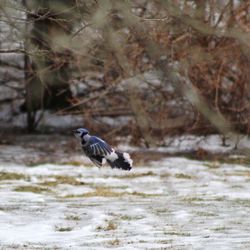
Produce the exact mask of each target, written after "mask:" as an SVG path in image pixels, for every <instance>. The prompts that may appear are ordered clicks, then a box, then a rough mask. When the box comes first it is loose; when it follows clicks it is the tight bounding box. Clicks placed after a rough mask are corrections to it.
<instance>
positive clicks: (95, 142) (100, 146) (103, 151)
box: [73, 128, 133, 170]
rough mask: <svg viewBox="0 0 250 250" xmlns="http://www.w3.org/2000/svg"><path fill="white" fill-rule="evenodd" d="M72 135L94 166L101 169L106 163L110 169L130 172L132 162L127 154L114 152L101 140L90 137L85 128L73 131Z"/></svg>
mask: <svg viewBox="0 0 250 250" xmlns="http://www.w3.org/2000/svg"><path fill="white" fill-rule="evenodd" d="M73 133H74V135H75V136H76V137H77V138H79V139H80V141H81V145H82V149H83V151H84V153H85V154H86V156H88V157H89V159H90V160H91V161H92V162H93V163H94V164H95V165H96V166H98V167H101V166H103V164H105V162H108V164H109V165H110V166H111V168H120V169H123V170H130V169H131V168H132V164H133V160H132V159H131V158H130V155H129V154H128V153H122V152H119V151H116V150H115V149H113V148H112V147H111V146H110V145H109V144H107V143H106V142H105V141H103V140H102V139H101V138H99V137H97V136H91V135H90V134H89V131H88V130H87V129H85V128H78V129H76V130H73Z"/></svg>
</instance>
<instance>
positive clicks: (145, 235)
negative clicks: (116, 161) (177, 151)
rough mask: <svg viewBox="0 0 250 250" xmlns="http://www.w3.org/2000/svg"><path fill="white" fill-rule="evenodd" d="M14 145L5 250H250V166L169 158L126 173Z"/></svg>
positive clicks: (0, 181) (5, 191)
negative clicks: (54, 156)
mask: <svg viewBox="0 0 250 250" xmlns="http://www.w3.org/2000/svg"><path fill="white" fill-rule="evenodd" d="M17 140H18V139H17ZM65 140H66V139H65ZM22 141H23V140H22ZM5 143H6V144H5V145H2V146H0V147H1V148H0V149H1V153H0V155H1V163H0V225H1V226H0V249H108V248H114V249H216V248H217V249H242V250H243V249H250V219H249V214H250V168H249V166H248V164H245V163H242V164H239V163H235V161H233V163H232V162H231V163H230V161H227V163H225V161H223V162H224V163H223V162H219V161H197V160H191V159H187V158H184V157H169V156H168V157H166V156H163V157H158V158H159V159H157V157H152V158H153V160H152V161H147V162H143V161H138V162H137V163H136V165H135V167H134V168H133V170H132V171H130V172H127V171H120V170H112V169H110V168H109V167H105V168H101V169H98V168H97V167H95V166H93V165H92V164H91V163H90V162H89V161H88V160H87V159H86V158H83V159H82V158H81V157H80V151H77V150H76V152H75V154H73V153H72V154H73V156H72V154H71V152H73V150H74V147H73V146H72V145H71V149H72V151H70V149H68V150H65V148H64V149H62V150H61V151H60V150H59V151H56V150H55V152H54V155H56V156H57V158H56V159H57V160H55V158H54V159H52V158H51V157H49V156H48V155H50V153H49V150H48V151H47V154H48V155H46V151H42V152H41V151H39V150H38V148H36V147H35V145H36V144H35V143H33V144H32V145H33V146H34V148H33V149H32V148H31V147H27V148H25V147H23V145H19V146H18V145H12V144H11V145H10V143H9V144H8V140H7V141H6V142H5ZM61 143H62V144H61V145H63V144H64V140H61ZM69 143H70V142H69ZM30 145H31V144H29V146H30ZM52 145H53V143H52V144H50V146H48V147H52ZM54 146H55V145H54ZM62 148H63V147H62ZM8 152H9V153H8ZM67 152H70V153H69V154H67ZM151 154H154V153H152V152H151ZM156 155H157V154H156ZM22 157H23V158H22ZM46 157H47V158H46ZM235 157H236V156H231V159H234V158H235ZM41 159H45V160H46V161H51V162H52V161H53V163H45V162H41ZM238 162H240V161H238Z"/></svg>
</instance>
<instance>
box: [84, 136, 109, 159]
mask: <svg viewBox="0 0 250 250" xmlns="http://www.w3.org/2000/svg"><path fill="white" fill-rule="evenodd" d="M83 149H84V151H85V152H86V154H87V155H88V156H89V157H92V156H106V155H108V154H110V153H111V152H112V151H113V149H112V148H111V147H110V146H109V145H108V144H107V143H106V142H105V141H103V140H102V139H100V138H98V137H96V136H91V138H90V139H89V141H88V144H87V145H86V146H85V147H84V148H83Z"/></svg>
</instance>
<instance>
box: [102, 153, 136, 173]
mask: <svg viewBox="0 0 250 250" xmlns="http://www.w3.org/2000/svg"><path fill="white" fill-rule="evenodd" d="M107 162H108V163H109V165H110V166H111V168H120V169H123V170H130V169H131V168H132V164H133V160H132V159H131V158H130V155H129V154H128V153H121V152H118V151H113V152H112V157H108V158H107Z"/></svg>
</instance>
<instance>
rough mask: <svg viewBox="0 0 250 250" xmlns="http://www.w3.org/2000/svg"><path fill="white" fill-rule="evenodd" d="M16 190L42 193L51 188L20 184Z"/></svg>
mask: <svg viewBox="0 0 250 250" xmlns="http://www.w3.org/2000/svg"><path fill="white" fill-rule="evenodd" d="M14 191H16V192H31V193H36V194H39V193H42V192H51V190H50V189H48V188H44V187H39V186H19V187H16V188H15V189H14Z"/></svg>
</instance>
